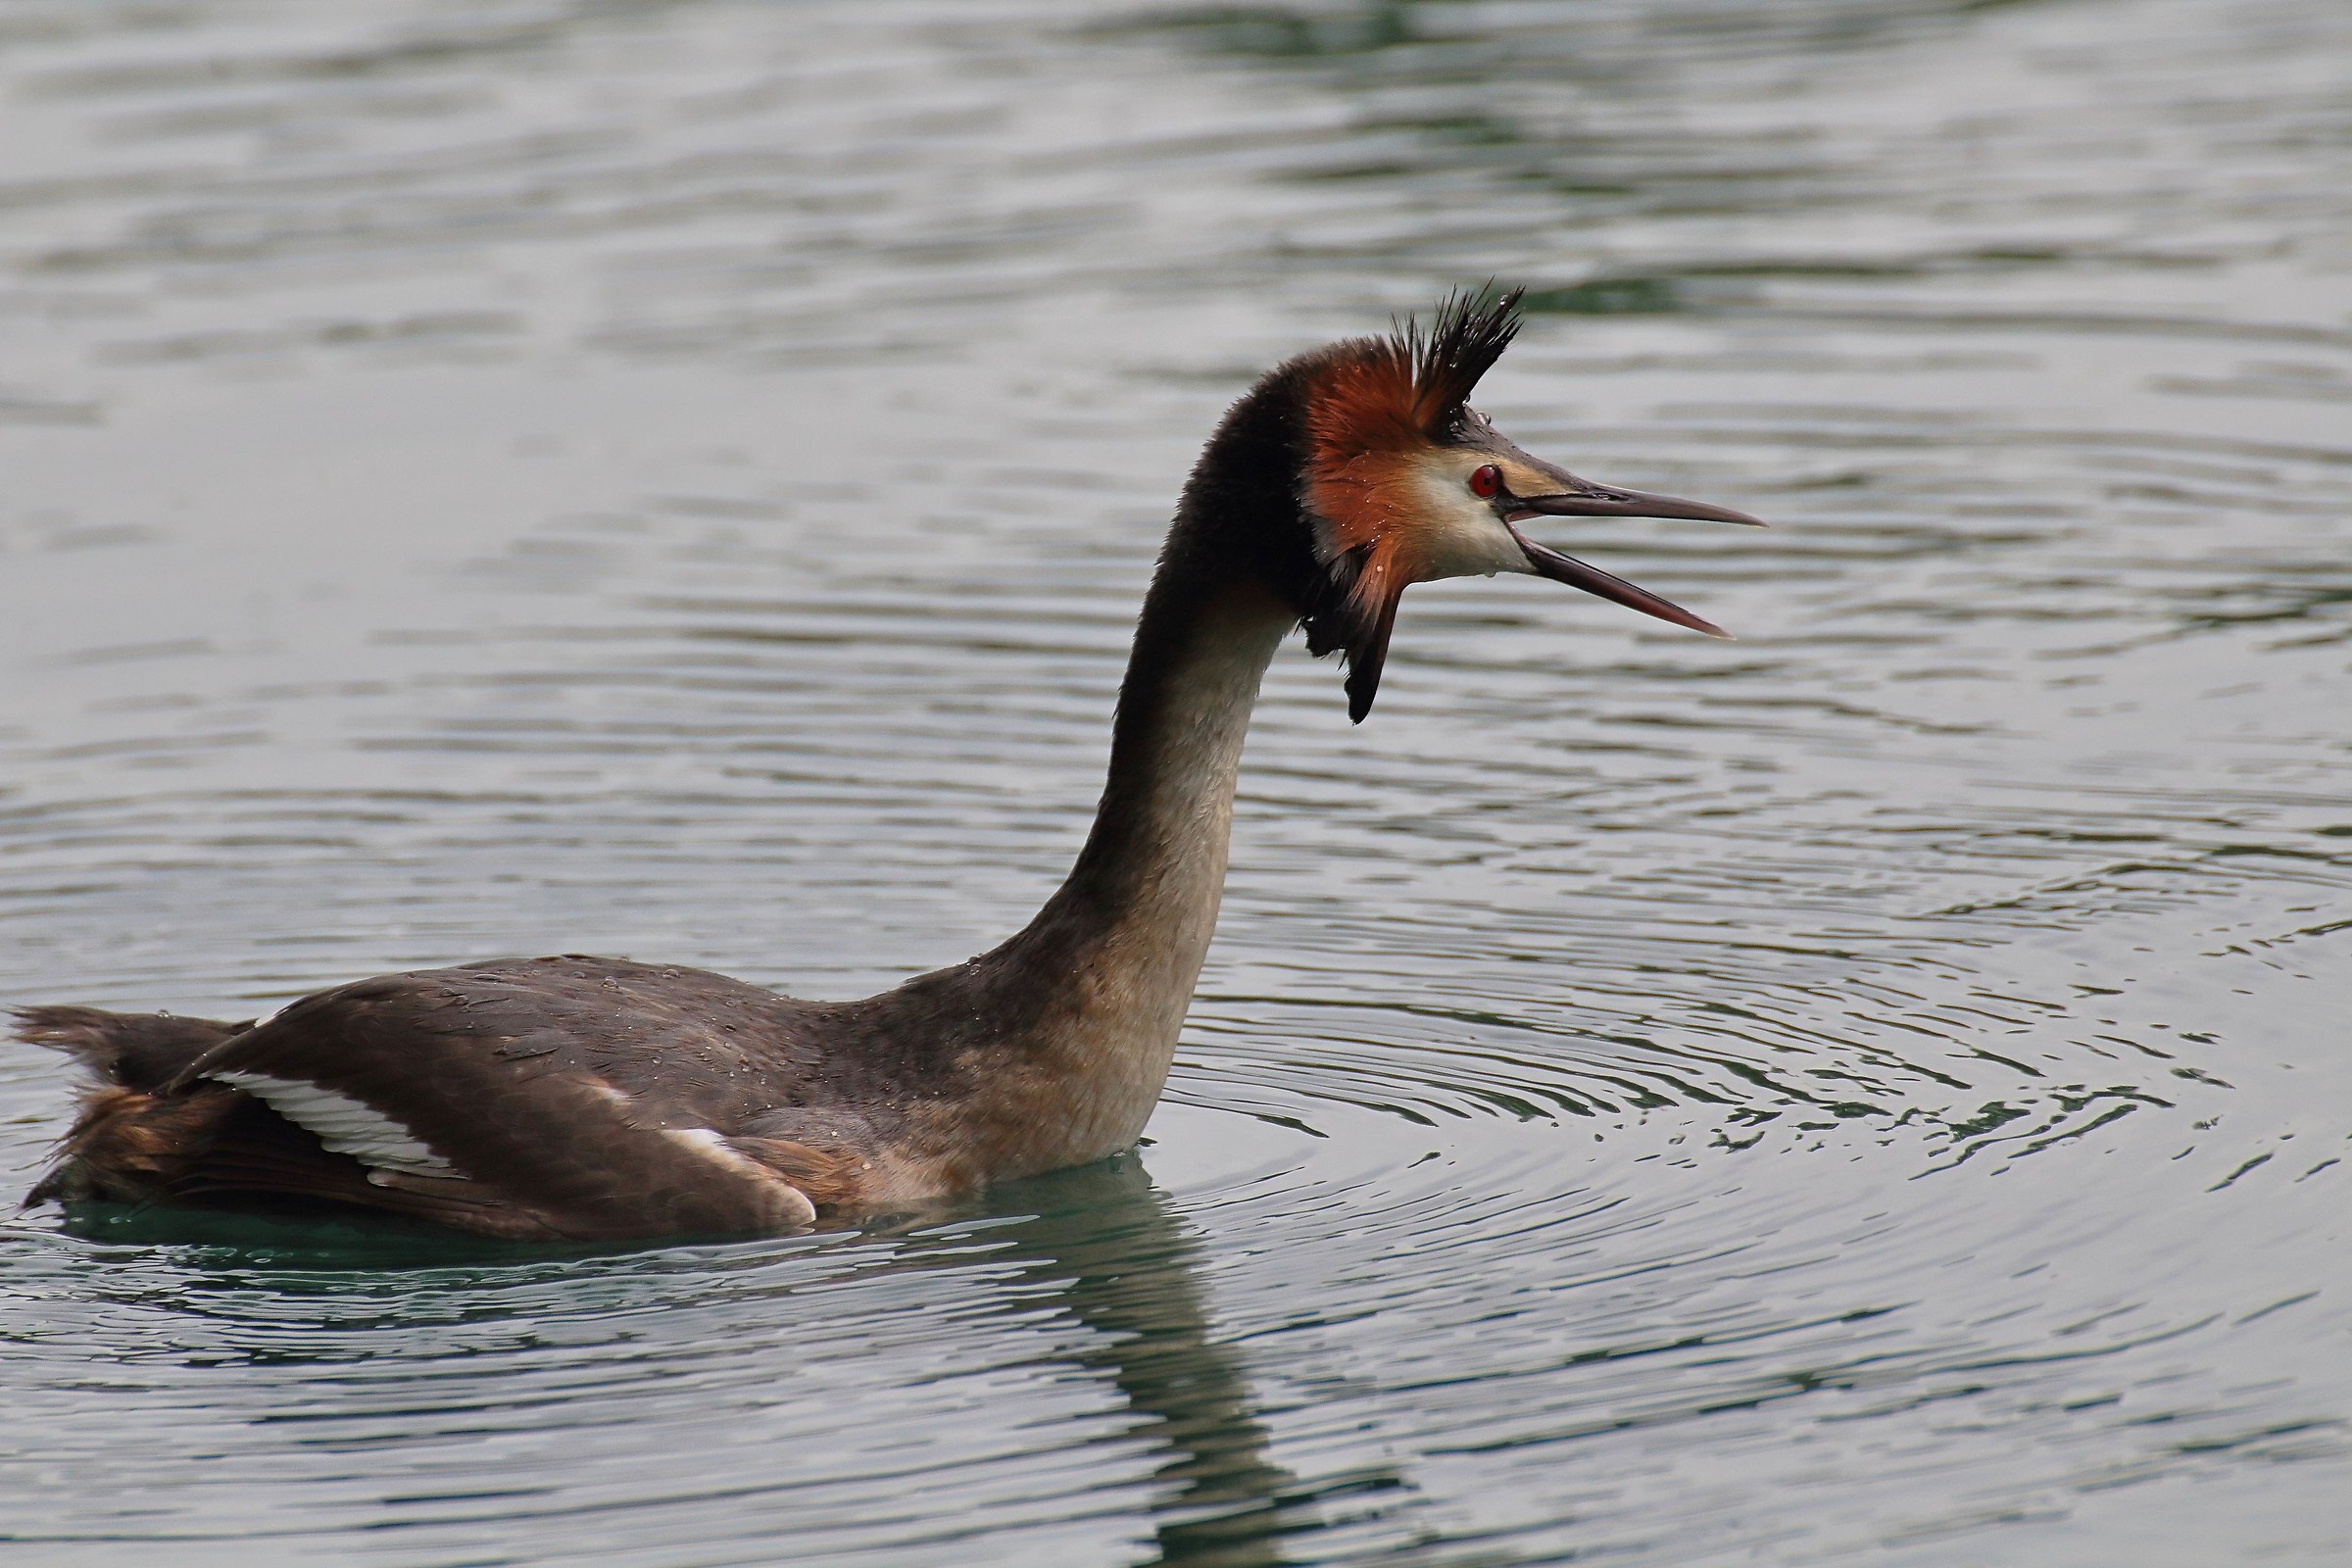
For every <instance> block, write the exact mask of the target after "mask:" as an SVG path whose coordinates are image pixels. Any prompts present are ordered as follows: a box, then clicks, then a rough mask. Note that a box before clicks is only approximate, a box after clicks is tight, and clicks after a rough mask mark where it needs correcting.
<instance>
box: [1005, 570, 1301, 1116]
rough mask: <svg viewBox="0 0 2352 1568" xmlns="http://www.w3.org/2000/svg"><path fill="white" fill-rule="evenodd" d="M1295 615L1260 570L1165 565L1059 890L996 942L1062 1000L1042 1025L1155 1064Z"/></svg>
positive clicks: (1199, 937)
mask: <svg viewBox="0 0 2352 1568" xmlns="http://www.w3.org/2000/svg"><path fill="white" fill-rule="evenodd" d="M1295 621H1296V616H1295V615H1294V614H1292V613H1290V612H1289V611H1288V610H1287V609H1286V608H1285V607H1284V605H1283V603H1282V601H1281V600H1280V599H1279V598H1277V597H1276V596H1275V595H1274V593H1273V592H1272V591H1271V590H1269V589H1267V588H1265V587H1263V586H1262V585H1260V584H1259V583H1257V582H1256V581H1255V580H1254V579H1251V578H1248V577H1219V576H1214V575H1211V574H1209V573H1206V572H1201V571H1197V570H1193V569H1189V568H1188V567H1187V566H1186V564H1184V563H1182V562H1181V561H1171V562H1170V563H1169V564H1167V565H1165V566H1163V567H1162V569H1161V571H1160V573H1159V576H1158V578H1157V579H1156V580H1155V581H1154V582H1153V584H1152V592H1151V595H1150V597H1149V598H1147V599H1146V600H1145V603H1144V613H1143V620H1142V623H1141V624H1140V625H1139V626H1138V628H1137V631H1136V639H1135V653H1134V655H1133V657H1132V659H1131V660H1130V662H1129V663H1128V668H1127V678H1126V680H1125V682H1124V683H1123V684H1122V685H1121V687H1120V690H1119V710H1118V718H1117V721H1116V723H1115V724H1114V725H1113V728H1112V732H1111V743H1110V775H1109V778H1108V780H1107V782H1106V783H1105V784H1104V787H1103V802H1102V805H1101V806H1100V807H1099V808H1098V809H1097V810H1096V813H1095V823H1094V829H1093V831H1092V832H1091V833H1090V834H1089V835H1088V837H1087V841H1086V847H1085V849H1083V850H1082V851H1080V852H1079V856H1078V860H1077V863H1076V864H1075V865H1074V866H1072V867H1071V869H1070V874H1069V877H1068V879H1067V880H1066V881H1064V882H1063V883H1062V885H1061V888H1060V890H1059V891H1058V892H1056V893H1055V894H1054V897H1053V898H1052V899H1051V900H1050V901H1048V903H1047V905H1046V907H1044V908H1043V909H1042V910H1040V911H1039V913H1038V916H1037V918H1036V919H1035V920H1033V921H1031V922H1030V924H1029V926H1028V928H1027V929H1026V930H1024V931H1023V932H1022V933H1021V934H1020V935H1019V936H1017V937H1015V938H1014V939H1013V940H1012V941H1011V942H1009V943H1007V944H1006V945H1005V948H1004V949H1001V950H999V951H1000V953H1001V954H1002V955H1003V956H1004V957H1005V959H1006V960H1007V963H1008V966H1011V967H1017V968H1018V969H1020V970H1022V971H1024V978H1025V979H1026V980H1028V982H1029V983H1031V984H1032V985H1035V984H1037V983H1039V982H1041V981H1043V982H1045V983H1046V985H1047V988H1048V989H1049V990H1058V991H1059V992H1060V993H1061V995H1060V998H1059V1002H1060V1005H1058V1006H1055V1007H1053V1008H1051V1009H1048V1012H1049V1014H1053V1013H1059V1014H1061V1018H1062V1021H1061V1023H1060V1025H1058V1026H1057V1025H1055V1024H1054V1023H1052V1022H1049V1021H1048V1020H1047V1019H1046V1018H1041V1020H1040V1022H1041V1024H1042V1025H1044V1026H1045V1027H1046V1028H1047V1029H1048V1030H1050V1031H1053V1030H1056V1029H1057V1028H1059V1029H1064V1030H1066V1029H1067V1028H1068V1027H1069V1026H1071V1025H1077V1026H1078V1032H1079V1034H1080V1035H1082V1036H1084V1037H1088V1039H1089V1041H1090V1042H1093V1043H1099V1044H1100V1045H1101V1046H1103V1047H1109V1048H1112V1049H1117V1050H1120V1051H1122V1052H1128V1051H1143V1052H1146V1053H1148V1054H1150V1055H1152V1056H1153V1057H1155V1058H1158V1059H1159V1060H1160V1064H1161V1066H1160V1070H1161V1071H1163V1072H1164V1069H1165V1057H1166V1056H1167V1055H1168V1054H1170V1053H1172V1052H1173V1051H1174V1049H1175V1037H1176V1030H1177V1027H1178V1025H1180V1024H1181V1023H1182V1022H1183V1019H1184V1012H1185V1008H1186V1006H1187V1005H1188V1004H1189V1003H1190V1002H1191V1000H1192V994H1193V985H1194V983H1195V982H1196V981H1197V980H1198V979H1199V978H1200V974H1201V962H1202V960H1203V959H1204V957H1205V956H1206V955H1207V952H1208V943H1209V938H1210V936H1211V934H1212V933H1213V931H1214V929H1215V926H1216V919H1217V906H1218V902H1219V900H1220V898H1221V896H1222V894H1223V891H1224V885H1225V860H1226V849H1227V844H1228V841H1229V839H1230V837H1231V832H1232V825H1233V795H1234V784H1235V779H1236V776H1237V774H1238V772H1239V769H1240V765H1241V758H1242V743H1243V740H1244V738H1245V736H1246V735H1247V733H1248V731H1249V727H1250V710H1251V709H1252V708H1253V707H1255V705H1256V702H1257V690H1258V683H1259V681H1260V679H1261V678H1262V677H1263V676H1264V674H1265V670H1266V665H1267V663H1268V662H1270V661H1271V660H1272V659H1273V657H1274V651H1275V649H1276V648H1277V647H1278V646H1279V645H1280V643H1281V641H1282V638H1283V636H1284V634H1285V633H1286V632H1288V631H1289V630H1290V628H1291V626H1292V625H1293V624H1294V623H1295ZM1049 976H1050V977H1051V978H1050V979H1049V978H1048V977H1049ZM1072 1043H1073V1044H1076V1043H1077V1042H1075V1041H1073V1042H1072Z"/></svg>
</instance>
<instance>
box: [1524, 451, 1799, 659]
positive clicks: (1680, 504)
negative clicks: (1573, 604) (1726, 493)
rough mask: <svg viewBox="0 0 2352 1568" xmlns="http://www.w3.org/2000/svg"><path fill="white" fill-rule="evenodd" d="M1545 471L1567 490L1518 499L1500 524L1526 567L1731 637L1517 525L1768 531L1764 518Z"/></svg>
mask: <svg viewBox="0 0 2352 1568" xmlns="http://www.w3.org/2000/svg"><path fill="white" fill-rule="evenodd" d="M1543 466H1544V468H1545V469H1546V470H1547V471H1548V472H1549V473H1550V475H1551V476H1552V477H1553V478H1555V479H1559V480H1565V481H1566V482H1567V485H1566V487H1564V488H1563V489H1561V490H1560V491H1559V492H1558V493H1556V494H1553V495H1546V496H1526V497H1522V498H1517V499H1514V500H1513V501H1512V503H1511V510H1510V511H1509V512H1508V513H1506V514H1505V515H1504V516H1503V519H1502V525H1503V526H1504V527H1506V528H1509V529H1510V530H1511V537H1512V538H1514V539H1516V540H1518V541H1519V548H1520V549H1522V550H1524V551H1526V552H1527V564H1528V565H1529V566H1530V567H1532V568H1534V570H1535V572H1536V575H1538V576H1540V577H1549V578H1550V579H1551V580H1552V581H1553V582H1564V583H1566V584H1567V585H1568V586H1569V587H1571V588H1582V589H1583V590H1584V591H1585V592H1587V593H1589V594H1597V595H1599V596H1600V597H1601V598H1603V599H1612V600H1615V601H1616V602H1617V603H1618V604H1621V605H1623V606H1625V607H1626V608H1627V609H1628V610H1639V611H1640V612H1642V613H1643V614H1645V615H1655V616H1657V617H1658V619H1660V620H1670V621H1672V622H1674V623H1675V624H1676V625H1677V626H1688V627H1690V628H1691V630H1692V631H1699V632H1705V633H1706V634H1707V635H1708V636H1710V637H1729V636H1730V635H1731V633H1730V632H1728V631H1725V630H1724V629H1723V628H1722V627H1721V626H1718V625H1716V624H1715V623H1714V622H1713V621H1710V620H1704V619H1701V618H1700V617H1699V616H1697V615H1693V614H1692V613H1691V612H1689V611H1688V610H1685V609H1684V608H1683V607H1682V606H1680V605H1678V604H1674V603H1672V602H1670V601H1668V600H1664V599H1660V598H1659V597H1658V596H1657V595H1656V594H1653V593H1651V592H1650V591H1649V590H1648V589H1646V588H1637V587H1635V586H1634V585H1633V584H1632V583H1630V582H1627V581H1626V580H1625V579H1624V578H1622V577H1614V576H1611V575H1610V574H1609V573H1607V572H1605V571H1603V570H1601V569H1600V568H1599V567H1598V566H1588V565H1586V564H1584V563H1583V562H1581V561H1578V560H1576V559H1575V558H1573V557H1570V556H1563V555H1561V554H1560V553H1559V552H1558V551H1557V550H1553V549H1551V548H1550V547H1549V546H1546V545H1540V544H1538V543H1536V542H1535V541H1534V540H1533V539H1530V538H1529V537H1528V536H1527V535H1526V534H1524V533H1521V532H1520V531H1519V529H1518V526H1517V525H1518V524H1519V523H1520V522H1521V521H1523V520H1525V519H1526V518H1529V517H1692V518H1696V519H1697V520H1699V521H1701V522H1740V523H1746V524H1748V525H1749V526H1751V527H1756V528H1761V527H1763V526H1764V520H1763V519H1762V518H1761V517H1751V516H1749V515H1747V514H1746V513H1744V512H1734V511H1733V510H1732V509H1731V508H1729V507H1716V506H1710V505H1708V504H1707V503H1706V502H1704V501H1685V500H1682V499H1681V498H1680V497H1677V496H1657V495H1651V494H1650V493H1649V492H1647V491H1646V490H1620V489H1617V488H1616V487H1614V486H1613V485H1605V484H1594V483H1593V481H1591V480H1590V479H1579V478H1577V477H1576V475H1574V474H1572V473H1570V472H1568V471H1567V470H1566V469H1564V468H1553V467H1551V466H1550V465H1549V464H1544V465H1543Z"/></svg>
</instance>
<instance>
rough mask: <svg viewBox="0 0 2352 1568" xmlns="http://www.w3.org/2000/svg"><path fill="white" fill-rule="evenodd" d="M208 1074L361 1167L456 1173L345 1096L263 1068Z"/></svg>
mask: <svg viewBox="0 0 2352 1568" xmlns="http://www.w3.org/2000/svg"><path fill="white" fill-rule="evenodd" d="M211 1076H212V1077H213V1078H215V1079H217V1080H219V1081H220V1082H221V1083H224V1084H232V1085H234V1086H235V1087H237V1088H239V1089H242V1090H244V1091H245V1092H246V1093H247V1094H249V1095H251V1096H253V1097H254V1098H255V1099H256V1100H259V1101H260V1102H262V1103H264V1104H266V1105H268V1106H269V1107H270V1109H271V1110H274V1111H276V1112H277V1113H278V1114H279V1115H280V1116H283V1117H285V1118H286V1120H288V1121H290V1122H292V1123H293V1124H294V1125H295V1126H297V1127H300V1128H302V1129H303V1130H304V1131H305V1132H308V1133H310V1134H312V1135H313V1136H314V1137H316V1138H317V1139H318V1140H319V1143H320V1144H322V1145H323V1146H325V1147H326V1148H327V1149H328V1150H330V1151H332V1152H335V1153H338V1154H349V1155H350V1156H351V1157H352V1158H354V1159H356V1160H358V1161H359V1162H360V1163H361V1164H363V1165H368V1166H372V1167H374V1168H375V1169H377V1170H396V1171H401V1172H404V1173H406V1174H408V1175H411V1176H456V1175H458V1174H459V1171H458V1168H457V1166H455V1165H452V1164H451V1163H450V1162H449V1161H448V1160H446V1159H443V1158H442V1157H441V1156H440V1155H439V1154H436V1153H434V1152H433V1151H432V1148H431V1146H429V1145H427V1144H426V1143H424V1142H423V1141H422V1140H421V1139H419V1138H417V1136H416V1135H415V1134H413V1133H411V1132H410V1131H409V1129H408V1128H406V1127H404V1126H402V1125H401V1124H400V1123H399V1122H396V1121H394V1120H393V1119H392V1118H391V1117H389V1116H387V1115H385V1114H384V1113H383V1112H382V1111H380V1110H378V1109H376V1108H375V1107H374V1106H373V1105H369V1104H366V1103H362V1102H360V1101H357V1100H354V1099H352V1098H351V1097H350V1096H349V1095H345V1094H339V1093H337V1092H336V1091H334V1090H332V1089H326V1088H322V1087H320V1086H319V1085H318V1084H312V1083H304V1082H302V1081H301V1080H300V1079H296V1078H278V1077H275V1076H272V1075H271V1074H270V1073H266V1072H217V1073H214V1074H212V1075H211Z"/></svg>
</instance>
